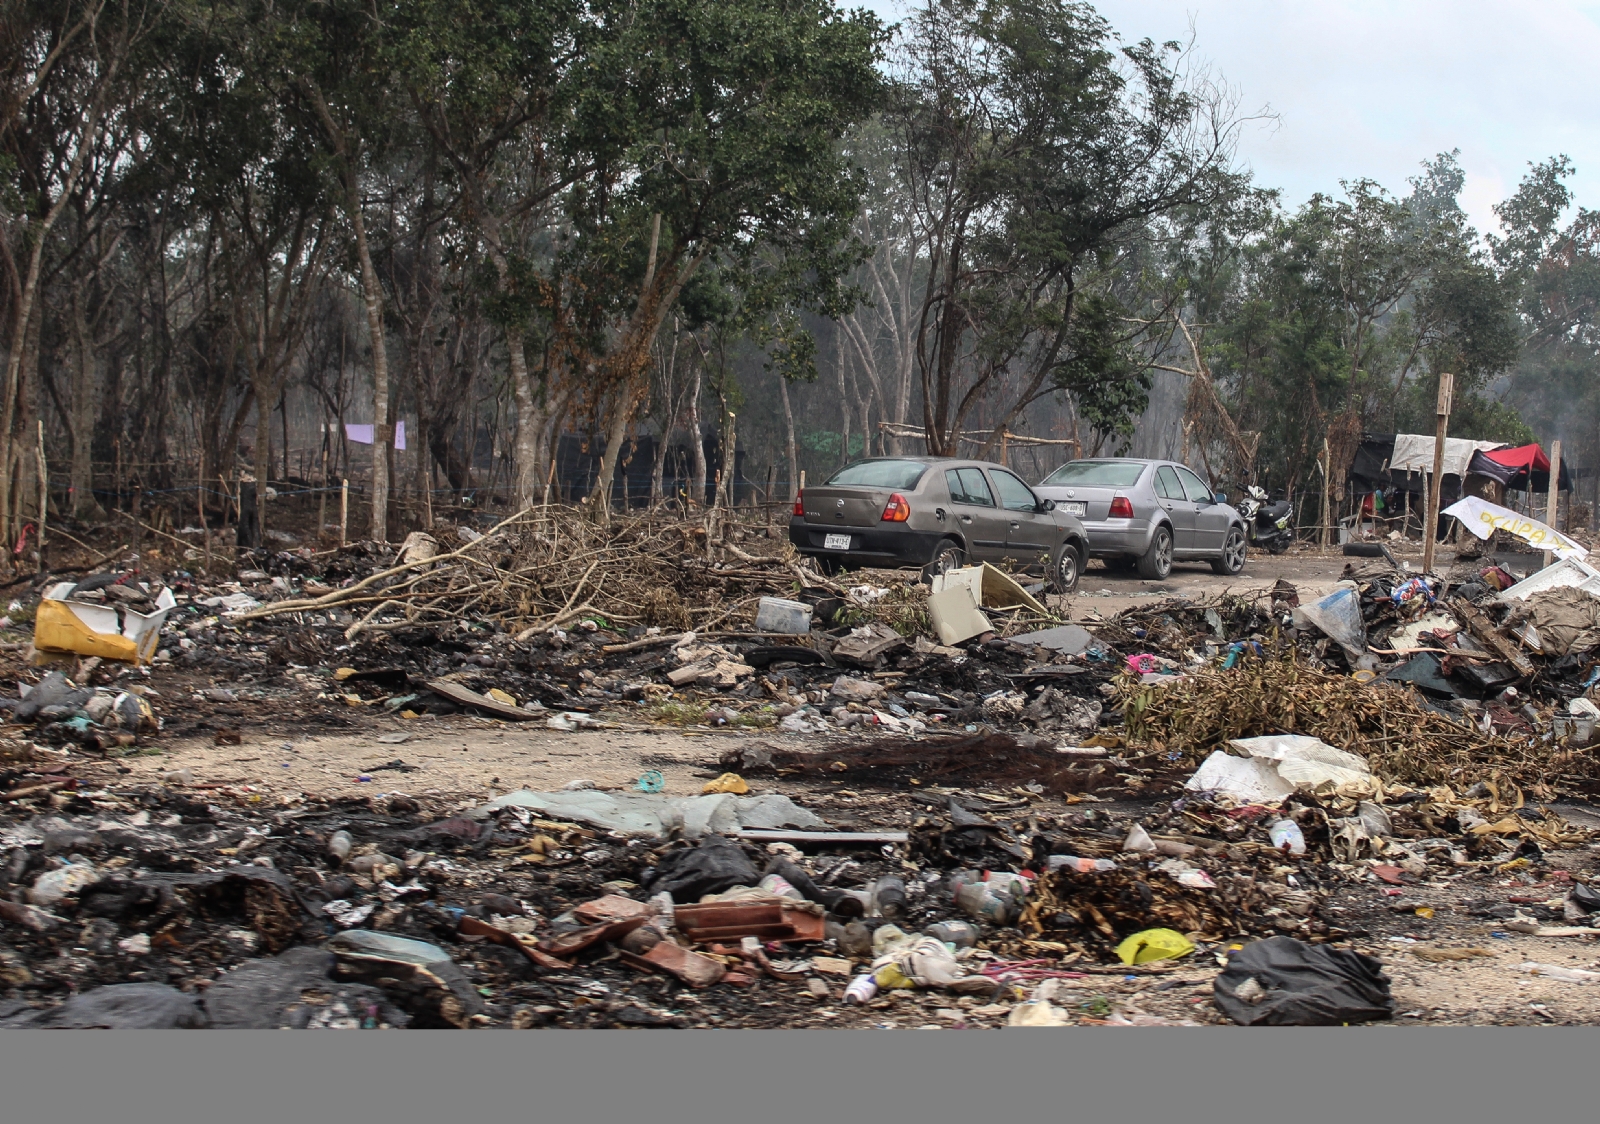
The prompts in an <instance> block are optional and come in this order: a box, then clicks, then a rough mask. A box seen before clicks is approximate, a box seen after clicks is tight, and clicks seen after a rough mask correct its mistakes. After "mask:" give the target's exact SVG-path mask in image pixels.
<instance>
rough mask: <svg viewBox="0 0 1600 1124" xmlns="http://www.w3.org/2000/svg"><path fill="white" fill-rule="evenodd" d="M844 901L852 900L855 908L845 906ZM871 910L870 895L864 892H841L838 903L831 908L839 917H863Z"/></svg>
mask: <svg viewBox="0 0 1600 1124" xmlns="http://www.w3.org/2000/svg"><path fill="white" fill-rule="evenodd" d="M846 899H854V900H855V902H856V905H855V906H845V905H844V902H845V901H846ZM871 909H872V895H871V894H869V893H868V892H867V891H865V890H844V891H842V892H841V896H840V898H839V902H838V904H837V905H835V906H834V907H833V910H834V912H835V913H837V914H838V915H839V916H840V917H865V916H866V915H867V913H868V912H869V911H870V910H871Z"/></svg>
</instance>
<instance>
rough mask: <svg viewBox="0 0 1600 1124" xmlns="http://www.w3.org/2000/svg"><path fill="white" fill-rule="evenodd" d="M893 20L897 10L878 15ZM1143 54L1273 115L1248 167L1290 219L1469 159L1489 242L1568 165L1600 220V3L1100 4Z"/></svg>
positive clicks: (886, 4) (1248, 154)
mask: <svg viewBox="0 0 1600 1124" xmlns="http://www.w3.org/2000/svg"><path fill="white" fill-rule="evenodd" d="M869 2H870V6H871V7H873V8H875V9H876V10H878V11H879V12H880V13H882V14H883V15H884V16H885V17H887V18H891V19H892V18H894V16H895V14H896V13H897V12H902V11H904V10H906V5H905V4H904V3H898V2H896V0H876V2H872V0H869ZM1095 6H1096V7H1097V8H1098V9H1099V10H1100V12H1101V13H1102V14H1103V15H1104V16H1105V17H1106V18H1107V19H1108V20H1109V21H1110V22H1111V24H1112V26H1113V27H1115V28H1116V29H1117V32H1118V33H1119V34H1120V35H1121V36H1122V37H1123V38H1124V39H1125V40H1129V41H1133V40H1137V39H1140V38H1143V37H1145V36H1149V37H1151V38H1153V39H1157V40H1166V39H1180V40H1187V39H1188V37H1189V28H1190V26H1191V24H1192V25H1193V28H1194V33H1195V51H1196V54H1197V55H1198V56H1199V57H1201V58H1203V59H1205V60H1207V61H1209V62H1210V63H1211V64H1212V66H1213V67H1214V69H1215V70H1216V71H1218V72H1220V74H1221V75H1222V76H1224V77H1225V78H1226V79H1227V81H1228V82H1229V84H1230V85H1232V86H1233V87H1235V88H1236V89H1237V91H1238V93H1239V96H1240V99H1241V103H1240V108H1241V110H1244V111H1247V112H1248V111H1253V110H1256V109H1259V108H1261V107H1263V106H1270V107H1271V108H1272V110H1273V111H1274V112H1275V113H1276V114H1277V115H1278V121H1277V123H1276V124H1275V125H1270V126H1266V127H1251V128H1250V129H1249V130H1248V131H1247V132H1246V133H1245V135H1244V137H1243V138H1242V143H1241V146H1240V154H1241V156H1242V157H1243V159H1244V160H1245V161H1246V162H1247V163H1248V164H1249V165H1250V166H1251V167H1252V168H1253V169H1254V171H1255V176H1256V180H1257V182H1258V183H1260V184H1262V185H1263V186H1271V187H1279V188H1282V189H1283V192H1284V199H1285V202H1286V203H1288V204H1290V205H1291V206H1293V205H1295V204H1298V203H1301V202H1303V201H1304V200H1305V199H1306V198H1308V197H1309V196H1310V195H1311V194H1312V193H1314V192H1317V191H1324V192H1330V193H1332V192H1337V191H1338V189H1339V181H1340V180H1342V179H1356V178H1360V177H1363V176H1365V177H1369V178H1371V179H1374V180H1377V181H1378V182H1379V183H1382V184H1383V185H1384V186H1386V187H1388V188H1389V189H1390V190H1391V191H1395V192H1397V193H1404V192H1406V191H1407V190H1408V187H1407V184H1406V178H1407V177H1408V176H1410V175H1413V174H1415V173H1416V171H1417V166H1418V164H1419V163H1420V162H1421V161H1423V160H1425V159H1429V158H1431V157H1432V156H1434V155H1435V154H1436V153H1439V152H1444V151H1449V150H1450V149H1453V148H1459V149H1460V150H1461V157H1460V159H1461V164H1462V167H1463V168H1464V169H1465V170H1466V176H1467V180H1466V189H1465V191H1464V192H1463V197H1462V205H1463V206H1464V207H1465V208H1466V210H1467V213H1468V214H1469V215H1471V217H1472V219H1473V222H1474V225H1476V226H1477V227H1478V229H1479V230H1480V231H1482V230H1485V229H1493V228H1494V224H1495V219H1494V216H1493V214H1492V212H1491V211H1490V209H1489V208H1490V207H1491V206H1492V205H1493V204H1494V203H1496V202H1498V201H1499V200H1500V199H1502V198H1504V197H1505V196H1506V195H1508V194H1510V193H1511V192H1512V191H1514V190H1515V189H1516V185H1517V183H1518V181H1519V180H1520V179H1521V178H1522V176H1523V174H1524V172H1525V171H1526V170H1527V166H1528V163H1529V162H1530V161H1538V160H1543V159H1545V158H1547V157H1549V156H1552V155H1555V154H1556V153H1566V154H1567V155H1568V156H1570V157H1572V160H1573V163H1574V164H1575V165H1576V166H1577V174H1576V175H1575V176H1574V177H1573V178H1572V179H1571V180H1570V181H1569V184H1570V186H1571V187H1572V188H1573V191H1574V194H1575V196H1576V199H1577V201H1578V203H1579V204H1582V205H1584V206H1588V207H1591V208H1594V207H1600V127H1597V122H1596V115H1597V110H1600V105H1597V101H1600V98H1597V94H1600V89H1597V86H1600V83H1597V82H1596V77H1595V75H1596V69H1597V62H1600V0H1597V2H1595V3H1578V2H1576V0H1522V2H1520V3H1514V2H1510V0H1387V2H1379V0H1320V2H1318V3H1303V2H1294V0H1291V2H1287V3H1285V2H1284V0H1278V2H1276V3H1266V2H1263V0H1226V2H1223V0H1098V2H1097V3H1096V5H1095Z"/></svg>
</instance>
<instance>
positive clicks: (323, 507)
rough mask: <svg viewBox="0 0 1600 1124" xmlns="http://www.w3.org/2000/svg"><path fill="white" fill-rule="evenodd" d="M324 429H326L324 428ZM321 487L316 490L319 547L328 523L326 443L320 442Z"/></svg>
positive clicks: (317, 541)
mask: <svg viewBox="0 0 1600 1124" xmlns="http://www.w3.org/2000/svg"><path fill="white" fill-rule="evenodd" d="M324 428H326V427H324ZM320 483H321V487H319V488H318V489H317V533H316V536H315V541H316V543H317V544H318V545H319V546H320V545H321V543H322V536H323V534H324V532H326V531H327V529H328V528H327V526H326V524H327V522H328V442H327V441H326V440H324V441H323V442H322V480H321V481H320Z"/></svg>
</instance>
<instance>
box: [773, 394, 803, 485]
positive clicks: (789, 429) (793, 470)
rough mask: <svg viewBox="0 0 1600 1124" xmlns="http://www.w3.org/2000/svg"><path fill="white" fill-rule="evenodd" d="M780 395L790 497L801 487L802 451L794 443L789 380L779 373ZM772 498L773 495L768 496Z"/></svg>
mask: <svg viewBox="0 0 1600 1124" xmlns="http://www.w3.org/2000/svg"><path fill="white" fill-rule="evenodd" d="M778 395H779V397H781V398H782V399H783V437H784V452H785V453H786V454H787V455H788V457H789V499H790V500H791V501H792V500H793V499H794V498H795V493H796V492H798V491H799V489H800V453H799V450H798V449H796V448H795V443H794V410H793V409H792V408H790V406H789V380H788V379H786V378H784V377H783V373H782V372H779V374H778ZM767 498H768V499H771V498H772V497H770V496H769V497H767Z"/></svg>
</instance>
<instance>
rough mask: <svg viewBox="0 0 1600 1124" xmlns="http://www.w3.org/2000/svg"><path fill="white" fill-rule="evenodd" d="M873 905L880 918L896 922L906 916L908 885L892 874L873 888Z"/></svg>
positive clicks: (881, 879)
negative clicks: (898, 918)
mask: <svg viewBox="0 0 1600 1124" xmlns="http://www.w3.org/2000/svg"><path fill="white" fill-rule="evenodd" d="M872 905H873V908H874V909H875V910H877V912H878V915H879V916H880V917H887V918H889V919H890V920H894V919H895V918H897V917H903V916H905V912H906V884H905V882H903V881H902V880H900V879H899V878H896V877H895V876H894V875H892V874H888V875H885V876H884V877H882V878H880V879H878V881H877V884H876V885H875V886H873V888H872Z"/></svg>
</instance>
